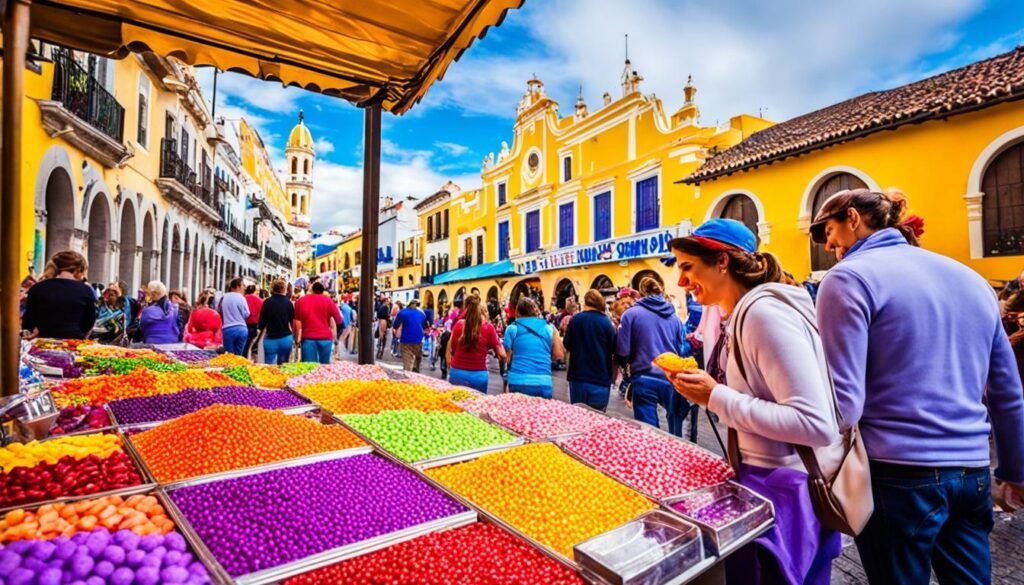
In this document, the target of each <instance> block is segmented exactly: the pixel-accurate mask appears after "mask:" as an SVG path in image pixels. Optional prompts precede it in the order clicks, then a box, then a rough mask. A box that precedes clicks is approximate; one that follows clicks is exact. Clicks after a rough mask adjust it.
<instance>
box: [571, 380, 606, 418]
mask: <svg viewBox="0 0 1024 585" xmlns="http://www.w3.org/2000/svg"><path fill="white" fill-rule="evenodd" d="M610 387H611V384H591V383H590V382H572V381H570V382H569V402H571V403H572V404H577V403H583V404H586V405H587V406H589V407H591V408H596V409H597V410H600V411H601V412H604V411H606V410H608V395H609V388H610Z"/></svg>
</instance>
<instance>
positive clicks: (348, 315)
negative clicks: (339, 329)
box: [338, 303, 352, 327]
mask: <svg viewBox="0 0 1024 585" xmlns="http://www.w3.org/2000/svg"><path fill="white" fill-rule="evenodd" d="M338 308H339V309H340V310H341V319H342V320H343V321H345V325H344V326H345V327H349V326H351V325H352V306H351V305H349V304H348V303H340V304H339V305H338Z"/></svg>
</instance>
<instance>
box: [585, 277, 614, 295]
mask: <svg viewBox="0 0 1024 585" xmlns="http://www.w3.org/2000/svg"><path fill="white" fill-rule="evenodd" d="M590 288H593V289H597V290H599V291H601V294H603V295H604V296H609V295H614V294H615V293H617V292H618V291H619V289H618V288H617V287H616V286H615V283H613V282H612V279H610V278H608V277H607V276H605V275H603V274H599V275H597V278H595V279H594V282H592V283H590Z"/></svg>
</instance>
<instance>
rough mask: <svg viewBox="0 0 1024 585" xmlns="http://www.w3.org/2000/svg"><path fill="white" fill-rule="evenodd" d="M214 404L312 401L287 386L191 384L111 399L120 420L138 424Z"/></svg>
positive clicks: (271, 405)
mask: <svg viewBox="0 0 1024 585" xmlns="http://www.w3.org/2000/svg"><path fill="white" fill-rule="evenodd" d="M213 404H230V405H234V406H255V407H257V408H263V409H265V410H276V409H280V408H292V407H295V406H303V405H305V404H309V403H308V402H306V401H305V400H303V399H302V398H299V397H298V396H296V395H295V394H292V393H291V392H288V391H285V390H261V389H259V388H251V387H249V386H221V387H218V388H211V389H209V390H206V389H196V388H188V389H185V390H182V391H181V392H175V393H173V394H158V395H156V396H142V397H138V398H123V399H121V400H113V401H111V402H110V403H108V406H109V407H110V410H111V412H113V413H114V417H116V418H117V422H119V423H120V424H126V425H130V424H138V423H147V422H158V421H165V420H171V419H174V418H178V417H180V416H185V415H186V414H190V413H193V412H196V411H197V410H202V409H204V408H206V407H207V406H210V405H213Z"/></svg>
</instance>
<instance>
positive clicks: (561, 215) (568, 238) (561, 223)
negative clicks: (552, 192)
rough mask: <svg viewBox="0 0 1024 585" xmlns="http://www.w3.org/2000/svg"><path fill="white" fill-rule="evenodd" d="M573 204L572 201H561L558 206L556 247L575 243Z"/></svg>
mask: <svg viewBox="0 0 1024 585" xmlns="http://www.w3.org/2000/svg"><path fill="white" fill-rule="evenodd" d="M574 207H575V206H574V205H573V204H572V203H563V204H562V205H559V206H558V247H559V248H565V247H568V246H572V245H573V244H575V243H576V242H575V237H574V236H575V232H574V229H575V228H574V226H575V223H576V222H575V221H574V220H575V218H574V217H573V215H574V213H573V212H574V211H575V209H574Z"/></svg>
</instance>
